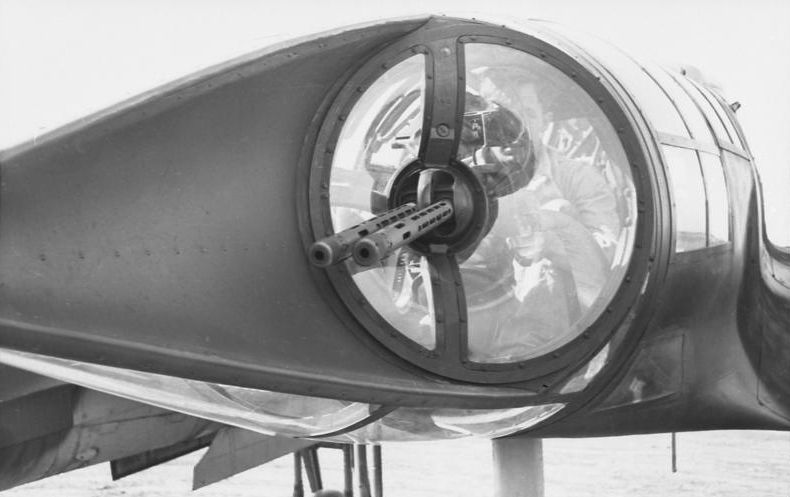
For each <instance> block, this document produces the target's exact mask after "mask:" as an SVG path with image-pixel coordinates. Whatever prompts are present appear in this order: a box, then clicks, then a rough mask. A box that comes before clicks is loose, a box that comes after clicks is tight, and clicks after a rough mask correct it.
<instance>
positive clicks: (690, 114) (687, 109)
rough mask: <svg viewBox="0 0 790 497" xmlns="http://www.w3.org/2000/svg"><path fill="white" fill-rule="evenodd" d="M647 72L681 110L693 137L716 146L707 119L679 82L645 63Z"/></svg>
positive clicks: (654, 66)
mask: <svg viewBox="0 0 790 497" xmlns="http://www.w3.org/2000/svg"><path fill="white" fill-rule="evenodd" d="M645 70H646V71H648V73H650V75H651V76H653V78H655V80H656V81H658V83H659V84H660V85H661V87H662V88H664V91H666V92H667V94H668V95H669V97H670V98H671V99H672V101H673V102H674V103H675V105H676V106H677V108H678V109H679V110H680V113H681V115H682V116H683V120H684V121H686V125H687V126H688V127H689V129H690V131H691V137H692V138H694V139H695V140H697V141H699V142H702V143H704V144H708V145H713V144H715V143H716V141H715V140H714V139H713V133H711V130H710V128H709V127H708V123H707V122H705V117H704V116H703V115H702V112H701V111H700V110H699V108H697V106H696V104H694V101H693V100H691V97H689V96H688V93H686V92H685V91H684V90H683V88H681V87H680V85H679V84H678V82H677V81H675V80H674V79H673V78H672V76H670V75H669V74H667V72H666V71H665V70H664V69H662V68H661V67H658V66H657V65H655V64H652V63H645Z"/></svg>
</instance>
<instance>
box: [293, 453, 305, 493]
mask: <svg viewBox="0 0 790 497" xmlns="http://www.w3.org/2000/svg"><path fill="white" fill-rule="evenodd" d="M293 497H304V484H303V483H302V455H301V454H300V453H299V451H296V452H294V493H293Z"/></svg>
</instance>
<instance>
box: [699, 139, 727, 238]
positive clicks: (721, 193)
mask: <svg viewBox="0 0 790 497" xmlns="http://www.w3.org/2000/svg"><path fill="white" fill-rule="evenodd" d="M699 158H700V163H701V164H702V174H703V176H704V177H705V191H706V192H707V195H708V246H709V247H712V246H714V245H721V244H723V243H727V242H729V241H730V202H729V199H728V197H727V184H726V183H725V181H724V168H723V167H722V164H721V158H720V157H719V156H716V155H712V154H706V153H705V152H700V153H699Z"/></svg>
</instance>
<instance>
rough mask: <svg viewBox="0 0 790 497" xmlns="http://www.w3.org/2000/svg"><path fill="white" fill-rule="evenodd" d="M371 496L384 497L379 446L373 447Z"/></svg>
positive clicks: (382, 470)
mask: <svg viewBox="0 0 790 497" xmlns="http://www.w3.org/2000/svg"><path fill="white" fill-rule="evenodd" d="M373 496H374V497H384V468H383V466H382V462H381V445H379V444H374V445H373Z"/></svg>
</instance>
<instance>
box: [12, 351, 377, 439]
mask: <svg viewBox="0 0 790 497" xmlns="http://www.w3.org/2000/svg"><path fill="white" fill-rule="evenodd" d="M0 363H3V364H7V365H9V366H13V367H16V368H19V369H24V370H26V371H31V372H33V373H38V374H41V375H44V376H48V377H51V378H55V379H58V380H61V381H65V382H68V383H74V384H76V385H81V386H83V387H86V388H91V389H93V390H98V391H100V392H105V393H109V394H111V395H117V396H119V397H124V398H126V399H130V400H135V401H138V402H144V403H146V404H151V405H155V406H158V407H162V408H164V409H170V410H172V411H176V412H182V413H184V414H189V415H191V416H197V417H201V418H205V419H210V420H212V421H217V422H219V423H224V424H228V425H232V426H238V427H239V428H246V429H248V430H252V431H256V432H259V433H265V434H268V435H276V434H279V435H286V436H293V437H307V436H311V435H320V434H323V433H330V432H333V431H337V430H341V429H343V428H347V427H349V426H351V425H353V424H355V423H358V422H360V421H362V420H364V419H365V418H367V417H368V416H369V415H370V412H371V406H370V405H369V404H361V403H358V402H349V401H342V400H332V399H322V398H318V397H307V396H303V395H292V394H285V393H278V392H269V391H266V390H256V389H252V388H243V387H236V386H231V385H220V384H217V383H207V382H203V381H197V380H190V379H186V378H178V377H176V376H167V375H160V374H154V373H147V372H143V371H134V370H131V369H123V368H114V367H110V366H102V365H99V364H90V363H86V362H78V361H71V360H67V359H59V358H56V357H49V356H43V355H38V354H30V353H26V352H17V351H14V350H8V349H0Z"/></svg>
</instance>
